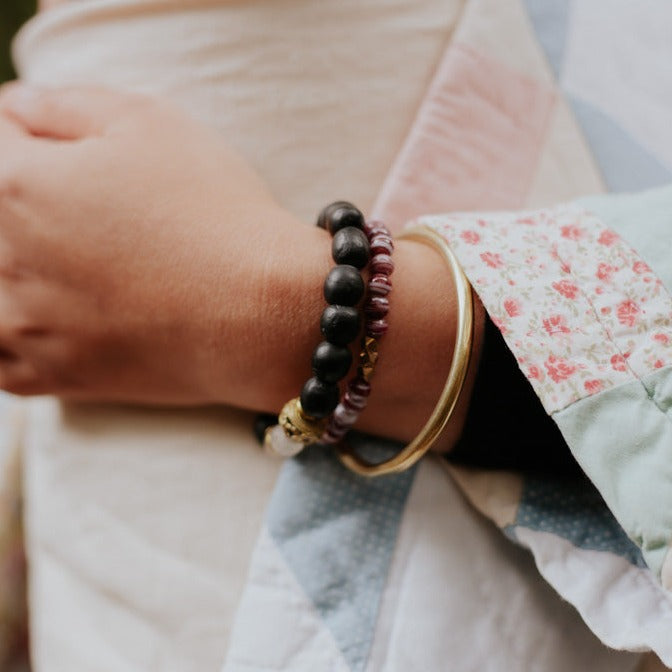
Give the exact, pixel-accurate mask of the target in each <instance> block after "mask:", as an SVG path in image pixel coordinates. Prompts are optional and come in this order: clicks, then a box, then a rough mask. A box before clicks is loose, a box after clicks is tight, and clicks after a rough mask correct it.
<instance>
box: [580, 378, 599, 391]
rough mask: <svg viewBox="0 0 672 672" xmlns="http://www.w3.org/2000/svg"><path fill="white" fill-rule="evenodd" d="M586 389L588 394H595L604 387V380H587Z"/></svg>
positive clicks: (584, 385)
mask: <svg viewBox="0 0 672 672" xmlns="http://www.w3.org/2000/svg"><path fill="white" fill-rule="evenodd" d="M583 387H584V389H585V390H586V392H588V394H595V393H596V392H599V391H600V390H601V389H602V381H601V380H587V381H586V382H585V383H584V384H583Z"/></svg>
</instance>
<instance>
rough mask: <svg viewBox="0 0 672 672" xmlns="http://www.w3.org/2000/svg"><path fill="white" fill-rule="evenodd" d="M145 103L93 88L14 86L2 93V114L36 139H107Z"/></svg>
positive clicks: (0, 107)
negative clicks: (113, 127)
mask: <svg viewBox="0 0 672 672" xmlns="http://www.w3.org/2000/svg"><path fill="white" fill-rule="evenodd" d="M142 100H146V99H145V98H144V97H141V96H139V95H137V94H126V93H117V92H113V91H108V90H105V89H97V88H91V87H70V88H63V89H50V88H43V87H38V86H35V85H32V84H30V85H29V84H25V83H22V82H12V83H10V84H7V85H5V86H3V87H2V89H0V111H2V112H4V114H5V115H7V116H9V117H11V118H12V119H13V120H15V121H16V122H18V123H19V124H20V125H21V126H22V127H23V128H24V129H25V130H26V131H27V132H29V133H31V134H32V135H37V136H43V137H48V138H53V139H58V140H79V139H83V138H87V137H92V136H98V135H103V134H104V133H105V131H106V129H107V128H108V127H109V126H110V125H112V124H113V123H114V122H115V121H117V120H119V119H120V118H123V115H125V114H127V113H128V111H129V110H130V109H131V108H132V107H133V105H134V104H137V103H138V102H139V101H142Z"/></svg>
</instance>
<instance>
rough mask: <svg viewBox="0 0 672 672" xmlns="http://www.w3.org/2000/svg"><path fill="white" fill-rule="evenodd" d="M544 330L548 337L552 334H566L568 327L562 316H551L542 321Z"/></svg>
mask: <svg viewBox="0 0 672 672" xmlns="http://www.w3.org/2000/svg"><path fill="white" fill-rule="evenodd" d="M544 329H546V333H547V334H548V335H549V336H553V335H554V334H568V333H569V331H570V330H569V327H568V326H567V320H566V319H565V316H564V315H551V316H550V317H547V318H545V319H544Z"/></svg>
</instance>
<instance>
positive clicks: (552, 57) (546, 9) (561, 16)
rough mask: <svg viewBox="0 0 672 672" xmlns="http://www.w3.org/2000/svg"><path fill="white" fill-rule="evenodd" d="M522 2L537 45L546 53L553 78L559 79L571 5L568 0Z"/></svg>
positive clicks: (531, 0)
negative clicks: (537, 41)
mask: <svg viewBox="0 0 672 672" xmlns="http://www.w3.org/2000/svg"><path fill="white" fill-rule="evenodd" d="M524 2H525V8H526V9H527V15H528V16H529V17H530V21H531V22H532V25H533V26H534V30H535V32H536V34H537V38H538V40H539V43H540V44H541V46H542V47H543V49H544V51H545V52H546V57H547V58H548V62H549V63H550V64H551V67H552V68H553V72H554V73H555V76H556V77H557V78H558V79H559V78H560V75H561V74H562V64H563V61H564V58H565V45H566V44H567V28H568V26H569V14H570V11H571V3H570V2H569V0H524Z"/></svg>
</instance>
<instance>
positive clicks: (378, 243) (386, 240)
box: [370, 234, 394, 256]
mask: <svg viewBox="0 0 672 672" xmlns="http://www.w3.org/2000/svg"><path fill="white" fill-rule="evenodd" d="M370 248H371V256H374V255H376V254H389V255H391V254H392V251H393V250H394V243H393V242H392V238H390V236H385V235H382V234H381V235H378V236H374V237H373V238H372V239H371V243H370Z"/></svg>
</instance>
